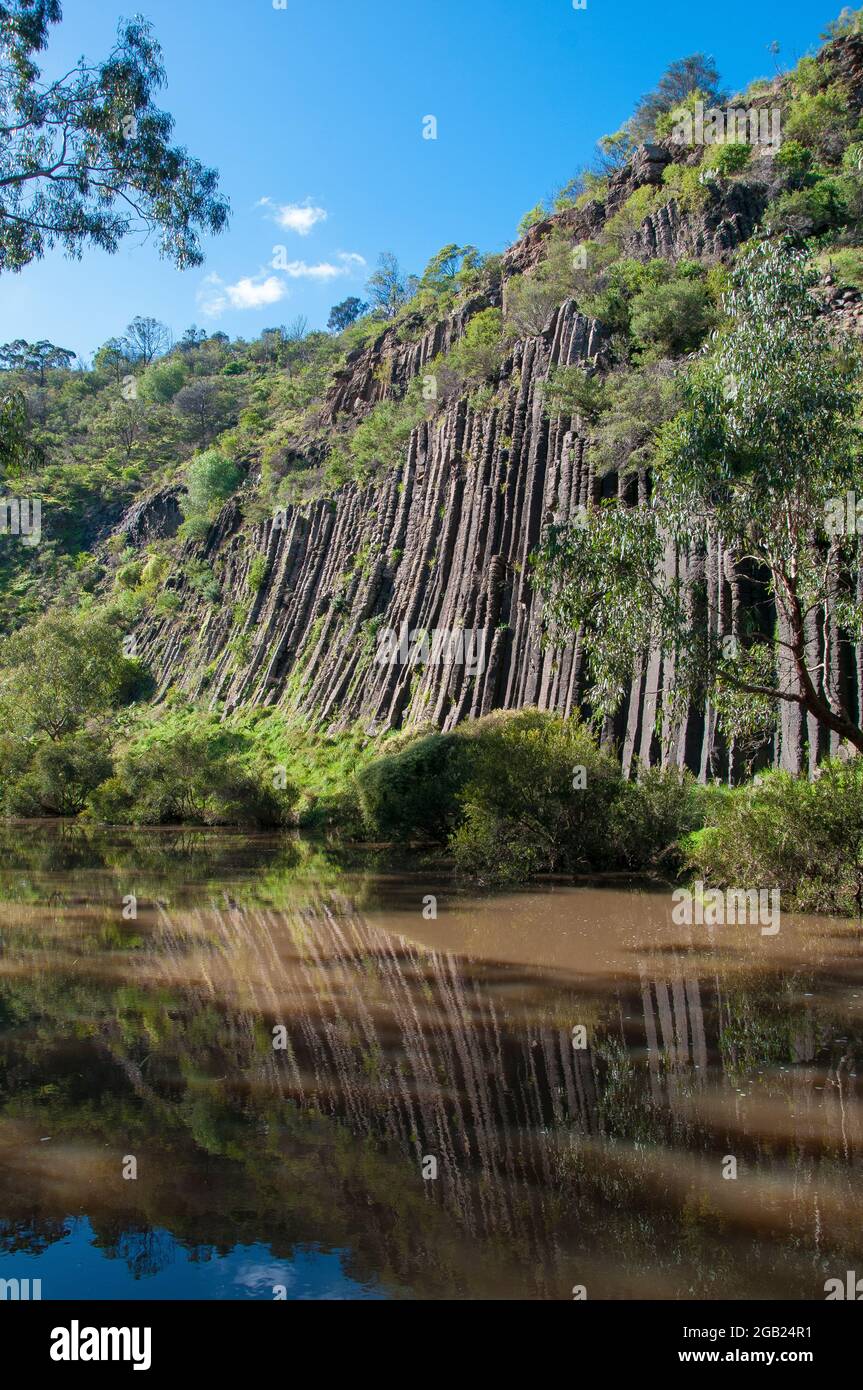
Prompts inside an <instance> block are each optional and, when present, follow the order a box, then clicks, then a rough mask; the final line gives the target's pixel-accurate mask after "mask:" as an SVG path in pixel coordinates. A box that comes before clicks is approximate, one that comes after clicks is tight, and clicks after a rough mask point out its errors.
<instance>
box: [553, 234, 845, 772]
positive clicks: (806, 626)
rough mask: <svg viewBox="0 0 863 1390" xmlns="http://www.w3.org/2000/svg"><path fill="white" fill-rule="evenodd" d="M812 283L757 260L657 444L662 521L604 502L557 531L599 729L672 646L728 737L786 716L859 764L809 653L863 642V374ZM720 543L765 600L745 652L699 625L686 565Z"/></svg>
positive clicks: (777, 251)
mask: <svg viewBox="0 0 863 1390" xmlns="http://www.w3.org/2000/svg"><path fill="white" fill-rule="evenodd" d="M815 279H816V276H815V273H814V271H813V270H812V268H811V265H810V264H809V262H808V261H807V258H806V256H805V255H804V254H803V253H801V252H797V251H793V250H789V249H788V248H787V247H785V246H782V245H779V244H776V243H760V244H757V245H755V246H753V247H751V248H750V249H749V250H748V251H747V252H746V254H745V255H744V256H743V257H742V259H741V261H740V263H739V265H738V267H737V269H736V271H735V273H734V276H733V282H732V288H731V290H730V291H729V293H728V295H727V296H726V299H725V305H724V308H725V312H726V315H727V321H726V323H725V325H724V326H723V328H722V329H720V330H719V332H717V333H716V334H714V335H713V337H712V339H711V342H710V345H709V349H708V351H707V353H706V354H705V356H704V357H703V358H702V359H701V360H699V362H698V363H697V364H695V365H694V366H693V367H692V368H691V369H690V370H689V371H688V373H687V374H686V375H685V377H684V379H683V392H684V402H685V405H684V409H683V411H682V412H681V413H680V414H679V415H678V416H677V417H676V418H675V419H674V420H673V421H671V422H670V423H669V424H667V425H665V426H664V427H663V429H662V430H661V431H660V434H659V437H658V441H657V451H656V458H655V462H654V468H653V493H652V498H651V502H650V505H649V506H646V507H636V508H627V507H625V506H622V505H620V504H618V503H617V502H610V503H605V504H603V505H601V506H599V507H597V508H593V509H591V510H590V511H589V512H588V513H587V515H586V517H583V518H580V520H581V521H582V522H583V523H585V524H582V525H578V524H564V525H555V526H552V527H551V528H550V529H549V531H548V533H547V536H546V538H545V541H544V543H543V545H542V547H541V549H540V551H539V553H538V555H537V556H536V557H535V566H536V573H537V579H538V583H539V587H540V590H541V592H542V593H543V595H544V597H545V600H546V607H547V614H548V617H549V618H550V620H551V622H552V624H553V625H557V626H562V627H565V628H569V629H578V628H581V629H582V632H583V649H584V653H585V657H586V659H587V663H588V666H589V669H590V671H591V675H592V681H593V687H592V690H591V693H590V698H591V701H592V704H593V706H594V708H595V710H596V711H597V712H598V713H610V712H612V711H614V710H615V709H616V708H617V707H618V706H619V704H620V701H621V699H622V697H623V694H624V691H625V689H626V686H627V685H628V683H629V681H630V680H631V677H632V669H633V654H634V653H636V652H639V651H641V652H644V651H646V650H647V649H648V648H649V646H650V645H651V644H658V645H661V646H662V648H663V649H664V650H665V652H666V653H667V654H668V655H670V656H673V657H674V660H675V677H676V678H675V689H674V691H673V696H674V697H677V699H678V700H679V701H680V703H681V704H682V703H684V702H686V701H688V700H691V699H693V698H698V697H699V696H701V697H709V698H711V699H712V700H713V701H714V703H715V704H716V705H717V706H718V707H719V709H720V713H721V714H722V716H723V722H724V724H725V727H726V729H727V730H728V732H730V733H732V734H735V733H736V734H743V733H747V732H748V733H749V734H752V733H755V732H757V731H758V730H759V728H760V729H762V730H763V729H764V728H765V727H766V724H767V722H768V721H772V719H773V718H775V712H776V709H777V708H778V707H779V705H780V704H781V703H782V702H790V703H793V704H796V705H798V706H799V707H800V708H801V709H802V710H804V711H805V712H806V713H807V714H809V715H812V716H813V717H814V719H815V720H816V721H817V722H818V724H820V725H821V726H823V727H824V728H825V729H829V730H830V731H831V732H832V733H835V734H838V735H839V736H840V737H841V738H842V739H846V740H847V741H848V742H849V743H851V744H852V745H853V746H854V747H855V748H856V749H858V750H859V751H863V729H861V726H860V722H859V718H855V717H854V716H853V715H852V713H851V712H849V710H848V709H847V707H846V704H845V701H844V699H843V697H842V693H841V689H840V685H839V683H838V682H837V681H825V680H822V679H821V675H822V672H821V669H820V668H821V663H822V658H821V657H820V656H813V655H812V652H811V648H810V649H808V648H807V639H808V636H809V634H810V632H811V625H812V618H813V616H814V617H817V619H818V622H819V626H820V628H821V630H825V629H826V627H827V624H828V623H829V622H830V621H831V620H833V621H835V622H836V624H837V625H838V627H839V629H840V631H841V633H842V634H843V640H844V641H846V642H847V641H850V640H854V641H857V640H860V637H861V611H860V605H859V603H858V602H857V598H856V594H857V589H856V583H857V574H858V566H859V549H858V546H859V542H858V539H857V535H856V529H857V528H856V526H855V525H852V526H848V525H847V520H848V515H849V512H850V511H851V508H850V507H848V505H847V499H848V497H849V494H851V493H853V492H854V490H855V489H856V490H857V493H858V494H863V485H861V484H863V474H861V449H860V434H859V430H858V426H857V423H856V413H857V408H858V389H857V388H858V383H859V381H860V376H861V364H860V360H859V357H858V355H857V353H856V352H855V351H854V349H853V348H852V347H851V345H850V343H849V342H848V341H847V340H844V339H842V340H836V339H835V337H834V338H831V336H830V332H829V328H828V324H827V321H826V319H825V318H824V317H823V316H821V315H820V314H819V311H818V306H817V304H816V303H815V301H814V300H813V298H812V295H811V289H812V286H813V283H814V281H815ZM860 529H863V526H861V528H860ZM711 536H713V537H715V538H717V539H718V540H719V541H720V542H721V544H722V545H723V546H724V547H725V548H726V549H727V550H728V551H729V552H730V554H731V555H732V557H733V560H734V564H735V566H736V569H737V573H738V574H739V575H745V576H746V577H747V579H748V581H749V582H750V583H752V584H753V585H754V586H755V592H756V595H758V594H759V593H760V595H761V596H762V597H763V599H764V603H762V604H758V603H756V605H754V608H753V609H752V610H751V611H750V612H749V617H748V628H746V629H743V628H740V629H739V630H738V631H737V632H736V633H735V634H733V635H732V637H731V640H729V636H728V635H723V634H719V633H716V632H713V631H711V630H710V629H711V627H714V626H715V624H710V623H709V622H708V621H707V618H706V615H704V613H703V610H702V613H701V615H699V603H702V604H703V593H702V594H699V592H698V586H696V587H695V589H694V590H693V587H692V585H691V584H690V582H689V581H688V579H687V576H686V574H685V573H683V572H682V568H681V566H680V563H679V559H680V557H681V556H685V555H686V554H690V555H696V554H697V553H698V552H699V550H702V551H703V549H704V547H705V545H706V542H707V540H708V538H709V537H711ZM669 543H671V548H669ZM669 555H672V556H673V555H676V556H677V557H678V561H677V562H676V563H669V561H668V557H669ZM702 588H703V586H702ZM768 601H769V602H768ZM772 612H775V615H776V621H775V622H774V621H773V620H772V618H771V616H770V615H771V613H772ZM759 615H760V621H759ZM738 639H739V641H738Z"/></svg>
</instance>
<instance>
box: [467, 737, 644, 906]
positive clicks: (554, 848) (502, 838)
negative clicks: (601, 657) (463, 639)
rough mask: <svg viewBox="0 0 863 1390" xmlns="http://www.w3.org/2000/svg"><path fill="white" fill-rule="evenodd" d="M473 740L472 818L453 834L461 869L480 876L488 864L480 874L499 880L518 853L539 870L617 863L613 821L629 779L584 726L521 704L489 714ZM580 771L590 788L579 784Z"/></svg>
mask: <svg viewBox="0 0 863 1390" xmlns="http://www.w3.org/2000/svg"><path fill="white" fill-rule="evenodd" d="M466 738H467V741H468V743H469V745H470V775H469V778H468V781H467V782H466V784H465V787H464V790H463V792H462V794H461V802H462V806H463V809H464V819H463V822H462V824H461V825H460V826H459V827H458V829H457V831H456V832H455V833H454V834H453V835H452V837H451V839H450V848H451V850H452V853H453V855H454V857H455V861H456V864H457V866H458V867H459V868H460V869H462V870H463V871H464V872H469V873H472V874H476V873H478V866H479V865H481V864H483V862H484V863H485V868H484V870H483V871H482V873H481V874H480V876H481V877H483V878H485V879H486V880H487V881H489V882H494V881H496V880H498V881H499V880H500V876H501V874H502V873H504V872H505V871H506V864H507V863H508V862H509V861H510V859H511V858H512V857H513V856H515V858H516V860H517V861H518V862H519V863H521V864H522V865H524V864H528V863H529V864H530V865H531V866H532V867H531V872H540V871H542V872H575V871H578V870H583V869H602V868H606V867H608V866H609V865H610V864H611V863H612V862H613V848H612V846H611V845H610V842H609V835H608V825H609V817H610V814H611V809H612V807H613V805H614V803H615V801H616V800H617V798H618V797H619V796H620V795H621V792H622V788H623V778H622V776H621V772H620V768H619V766H618V764H617V762H616V761H615V760H614V759H613V758H612V757H610V756H609V755H608V754H607V753H604V752H601V751H600V750H599V748H598V747H597V744H596V741H595V739H594V738H593V736H592V734H591V733H590V732H589V730H588V729H587V728H586V727H585V726H584V725H582V724H581V723H579V722H578V721H577V720H575V719H569V720H565V719H562V718H561V717H559V716H558V715H550V714H541V713H540V712H539V711H536V710H520V711H518V712H517V713H512V714H501V715H489V716H488V717H487V718H486V719H483V720H480V721H479V723H478V724H477V725H476V726H475V727H474V728H473V730H472V731H471V732H470V733H469V734H468V735H466ZM579 769H583V776H584V781H585V785H584V786H583V787H576V786H574V783H575V782H576V781H577V780H579V779H580V777H581V775H582V774H581V773H580V772H579V771H578V770H579ZM495 846H498V847H501V846H506V847H507V848H506V852H505V853H504V852H503V851H502V850H501V851H500V852H499V851H498V850H495V848H494V847H495ZM490 851H492V852H493V857H492V859H491V860H490V861H489V860H488V854H489V852H490ZM506 877H507V881H511V879H510V876H509V874H508V873H507V874H506Z"/></svg>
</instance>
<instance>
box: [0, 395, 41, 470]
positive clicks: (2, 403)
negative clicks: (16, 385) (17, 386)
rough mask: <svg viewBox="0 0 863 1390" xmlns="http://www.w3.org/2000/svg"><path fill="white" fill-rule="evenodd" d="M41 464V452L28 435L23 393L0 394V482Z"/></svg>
mask: <svg viewBox="0 0 863 1390" xmlns="http://www.w3.org/2000/svg"><path fill="white" fill-rule="evenodd" d="M42 461H43V454H42V450H41V449H40V448H39V447H38V446H37V445H35V444H34V443H33V440H32V438H31V436H30V419H29V415H28V412H27V399H26V397H25V395H24V392H23V391H18V390H14V391H5V392H0V480H2V479H4V478H7V477H16V476H17V475H18V474H20V473H22V472H28V471H31V470H33V469H35V468H38V467H39V465H40V464H41V463H42Z"/></svg>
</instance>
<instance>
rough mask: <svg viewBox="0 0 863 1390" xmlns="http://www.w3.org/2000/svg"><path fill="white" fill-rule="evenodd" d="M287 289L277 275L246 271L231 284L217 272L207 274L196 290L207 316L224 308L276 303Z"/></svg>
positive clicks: (249, 307) (261, 305) (215, 316)
mask: <svg viewBox="0 0 863 1390" xmlns="http://www.w3.org/2000/svg"><path fill="white" fill-rule="evenodd" d="M287 293H288V288H287V285H286V284H285V282H284V281H283V280H280V279H279V277H278V276H277V275H267V276H265V275H264V274H263V273H262V274H260V275H246V276H244V277H243V279H241V280H238V281H237V282H236V284H234V285H226V284H225V282H224V280H222V278H221V276H219V275H208V276H207V278H206V280H205V281H204V283H203V284H202V286H201V288H200V289H199V291H198V304H199V306H200V308H201V310H202V311H203V313H205V314H206V315H207V316H208V317H209V318H218V317H219V316H220V315H221V314H224V312H225V310H226V309H260V308H262V307H263V306H264V305H265V304H278V302H279V300H280V299H284V297H285V295H286V294H287Z"/></svg>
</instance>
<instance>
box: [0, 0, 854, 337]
mask: <svg viewBox="0 0 863 1390" xmlns="http://www.w3.org/2000/svg"><path fill="white" fill-rule="evenodd" d="M280 2H281V0H279V3H280ZM839 8H841V4H840V3H838V0H834V3H828V4H820V3H816V4H814V5H812V4H805V3H803V0H785V3H784V4H782V5H757V4H753V3H752V0H722V3H721V4H716V5H704V6H701V5H693V4H692V3H691V0H685V3H684V0H663V3H662V4H661V5H648V4H644V3H637V0H587V7H586V9H584V10H576V9H574V8H573V4H572V0H286V8H285V9H276V8H274V3H273V0H137V4H136V3H135V0H131V3H129V0H126V3H124V0H63V10H64V18H63V22H62V24H61V25H60V26H58V27H57V28H56V29H55V31H54V37H53V40H52V44H51V48H50V50H49V53H48V55H47V57H46V58H45V61H44V68H45V71H46V73H47V74H49V75H53V74H55V73H56V72H58V71H59V70H60V69H61V68H62V69H63V70H65V69H66V68H68V66H69V65H70V63H71V62H74V60H75V59H76V58H77V57H78V56H80V55H81V54H84V55H86V56H87V57H88V58H89V59H94V58H101V57H103V56H105V54H106V53H107V52H108V50H109V48H110V46H111V43H112V39H113V36H114V33H115V29H116V24H117V20H118V18H119V17H120V16H121V15H122V14H126V15H131V14H132V13H134V12H135V10H136V9H140V11H141V12H142V13H143V14H144V15H145V16H146V17H147V18H148V19H150V20H152V21H153V24H154V25H155V28H156V33H157V35H158V38H159V41H160V42H161V44H162V47H163V50H164V55H165V64H166V67H167V71H168V81H169V85H168V88H167V89H166V91H165V92H163V94H162V98H161V104H162V106H163V107H164V108H166V109H167V110H169V111H171V113H172V114H173V115H174V116H175V118H176V122H177V126H176V132H175V138H176V139H177V140H178V141H179V142H180V143H183V144H185V145H187V146H188V147H189V149H190V150H191V152H192V153H193V154H195V155H196V156H197V157H198V158H200V159H201V160H203V161H204V162H205V163H207V164H211V165H215V166H216V167H217V168H218V169H219V171H220V173H221V182H222V187H223V190H224V191H225V193H226V194H227V195H228V196H229V198H230V200H231V204H232V209H233V215H232V219H231V224H230V227H229V229H228V231H227V232H226V233H224V234H223V235H222V236H220V237H218V238H215V239H211V240H209V241H208V243H207V260H206V264H205V265H204V266H203V267H202V268H200V269H195V270H188V271H184V272H179V271H177V270H175V269H174V267H173V266H172V265H171V264H170V263H169V262H166V261H161V260H160V259H159V257H158V255H157V253H156V250H155V249H154V247H153V246H151V245H149V244H143V245H142V244H140V243H137V244H135V243H131V242H130V243H127V244H126V246H125V247H124V248H123V250H122V251H121V252H120V253H119V254H117V255H115V256H108V255H105V254H104V253H102V252H98V251H92V252H87V253H86V254H85V256H84V259H83V260H82V261H70V260H67V259H65V258H64V257H63V255H62V254H61V253H59V252H56V253H52V254H50V255H48V256H46V257H45V259H44V260H42V261H41V262H38V263H35V264H32V265H30V266H29V267H27V268H26V269H25V270H24V271H23V272H22V273H21V274H19V275H4V277H3V281H2V288H0V340H2V341H6V340H8V339H12V338H16V337H25V338H28V339H30V340H36V339H39V338H49V339H51V340H52V341H54V342H56V343H59V344H60V345H61V346H63V347H68V348H71V349H72V350H74V351H76V352H79V353H82V354H85V355H86V354H91V353H92V352H93V351H94V350H95V349H96V348H97V347H98V346H99V345H100V344H101V343H103V342H104V341H105V340H106V339H107V338H109V337H111V336H112V335H114V334H118V333H121V332H122V330H123V328H124V327H125V325H126V324H127V323H128V321H129V320H130V319H131V318H132V317H134V315H135V314H145V315H152V316H154V317H155V318H159V319H162V320H163V321H164V322H165V323H167V324H168V325H169V326H170V328H171V329H172V331H173V332H174V333H175V335H176V336H179V335H180V334H181V333H182V332H183V330H184V329H185V328H187V327H188V326H189V325H190V324H191V323H193V322H194V323H197V324H198V325H199V326H200V327H203V328H206V329H208V330H209V331H215V330H216V329H220V330H221V331H223V332H225V333H228V334H230V336H231V337H235V336H238V335H240V336H243V337H254V336H255V335H257V334H258V333H259V332H260V330H261V329H262V328H265V327H269V326H272V325H276V324H280V323H287V322H290V321H291V320H292V319H294V318H296V317H297V316H298V315H301V314H302V315H305V316H306V317H307V318H308V319H309V322H310V324H311V326H313V327H323V326H324V325H325V323H326V319H327V315H328V313H329V309H330V307H331V305H332V304H334V303H336V302H337V301H338V300H340V299H343V298H344V297H345V296H346V295H348V294H360V295H361V294H362V287H363V284H364V282H365V280H366V279H367V277H368V273H369V271H370V270H371V269H372V268H373V266H374V263H375V261H376V259H377V255H378V253H379V252H380V251H382V250H392V251H394V252H395V253H396V255H397V256H398V257H399V259H400V261H401V263H402V265H403V267H404V268H405V269H406V270H408V271H416V272H417V273H419V272H421V271H422V269H423V268H424V266H425V264H426V262H427V261H428V260H429V258H430V257H431V256H432V255H433V254H434V252H435V251H436V250H438V249H439V247H440V246H442V245H443V244H445V243H446V242H450V241H458V242H462V243H470V244H473V245H476V246H478V247H479V248H480V250H482V251H499V250H502V249H503V248H504V247H505V246H506V245H507V244H509V242H510V241H511V240H512V239H513V236H514V231H515V227H516V226H517V224H518V221H519V219H520V218H521V216H522V214H523V213H524V212H525V211H526V210H527V209H528V208H529V207H532V206H533V204H534V203H536V202H537V201H538V200H539V199H540V198H541V197H543V196H544V195H545V194H547V193H549V192H551V191H552V190H553V189H554V188H555V187H557V186H559V185H560V184H562V183H564V182H565V181H566V180H567V179H568V178H570V177H571V176H572V175H573V174H574V173H575V172H577V170H578V169H579V168H580V167H581V166H582V165H583V164H585V163H586V162H588V161H589V160H590V158H591V157H592V153H593V147H594V144H595V141H596V140H597V138H598V137H599V136H600V135H602V134H603V133H604V132H606V131H610V130H614V129H616V128H617V127H618V126H619V125H620V124H621V122H622V121H623V120H624V119H625V117H626V116H627V115H628V114H629V113H630V111H631V109H632V106H633V104H634V102H635V100H636V99H637V97H638V96H639V95H640V94H641V93H642V92H644V91H647V90H649V89H650V88H651V87H652V86H653V85H654V84H655V82H656V80H657V78H658V77H659V76H660V74H661V72H662V71H663V69H664V67H665V66H666V65H667V63H668V62H670V61H671V60H672V59H674V58H677V57H682V56H684V55H686V54H688V53H692V52H696V51H699V50H701V51H704V52H706V53H708V54H712V55H713V56H714V57H715V59H716V61H717V63H718V66H719V68H720V71H721V73H722V75H723V78H724V80H725V83H726V85H727V86H728V87H729V88H731V89H735V88H740V87H743V86H745V85H746V84H747V82H748V81H749V80H750V79H752V78H753V77H758V76H765V75H770V74H772V73H773V72H774V71H775V66H774V59H773V58H772V57H771V55H770V54H769V53H768V51H767V47H768V45H769V44H770V43H772V42H773V41H774V40H775V41H777V42H778V43H779V44H780V46H781V53H780V57H779V60H778V61H779V62H780V64H781V65H782V66H791V65H792V64H793V63H794V62H795V61H796V59H797V58H798V57H800V56H801V54H803V53H805V52H806V51H807V50H809V49H810V48H812V47H813V46H815V45H817V42H818V36H819V34H820V32H821V30H822V29H823V27H824V25H825V23H826V22H827V21H828V20H829V19H831V18H833V17H834V16H835V15H836V14H837V13H838V10H839ZM429 115H433V116H435V117H436V119H437V122H438V138H437V139H436V140H426V139H423V118H424V117H426V116H429ZM262 200H269V201H268V202H263V201H262ZM285 209H287V211H283V210H285ZM297 209H299V211H297ZM324 214H325V215H324ZM280 218H281V219H282V223H280V221H279V220H278V219H280ZM276 246H283V247H284V248H285V251H284V253H283V254H282V255H280V256H279V257H278V259H279V261H280V263H281V264H282V265H283V266H287V267H289V269H288V270H287V271H286V270H285V269H280V270H275V269H273V266H272V262H273V259H274V247H276ZM364 262H365V263H366V264H365V265H364V264H363V263H364ZM262 300H263V302H261V301H262Z"/></svg>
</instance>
